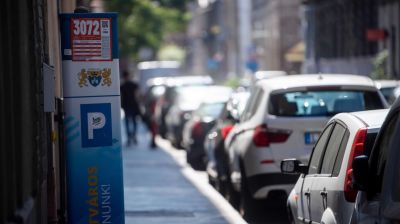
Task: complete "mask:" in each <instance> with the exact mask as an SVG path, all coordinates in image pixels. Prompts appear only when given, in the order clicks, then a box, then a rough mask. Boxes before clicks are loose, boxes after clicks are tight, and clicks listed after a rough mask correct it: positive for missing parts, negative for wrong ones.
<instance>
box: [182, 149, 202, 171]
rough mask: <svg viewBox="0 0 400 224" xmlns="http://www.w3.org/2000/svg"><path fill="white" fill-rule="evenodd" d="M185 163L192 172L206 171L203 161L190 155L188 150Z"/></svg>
mask: <svg viewBox="0 0 400 224" xmlns="http://www.w3.org/2000/svg"><path fill="white" fill-rule="evenodd" d="M186 161H187V163H188V164H189V165H190V166H191V167H192V168H193V169H194V170H200V171H204V170H206V165H205V163H204V159H203V158H202V157H196V156H194V155H193V154H192V153H190V150H188V151H187V152H186Z"/></svg>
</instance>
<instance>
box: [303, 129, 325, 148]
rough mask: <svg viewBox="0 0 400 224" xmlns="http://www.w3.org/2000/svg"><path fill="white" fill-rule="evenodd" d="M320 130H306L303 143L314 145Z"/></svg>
mask: <svg viewBox="0 0 400 224" xmlns="http://www.w3.org/2000/svg"><path fill="white" fill-rule="evenodd" d="M320 134H321V132H306V133H304V143H305V144H306V145H314V144H315V143H316V142H317V141H318V138H319V135H320Z"/></svg>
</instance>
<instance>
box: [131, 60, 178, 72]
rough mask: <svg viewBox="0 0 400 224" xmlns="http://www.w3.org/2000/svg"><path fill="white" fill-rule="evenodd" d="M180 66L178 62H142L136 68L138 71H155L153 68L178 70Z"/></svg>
mask: <svg viewBox="0 0 400 224" xmlns="http://www.w3.org/2000/svg"><path fill="white" fill-rule="evenodd" d="M180 65H181V63H180V62H178V61H142V62H139V63H138V65H137V67H138V69H140V70H145V69H155V68H179V67H180Z"/></svg>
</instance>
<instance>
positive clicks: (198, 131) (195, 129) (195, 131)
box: [192, 121, 203, 136]
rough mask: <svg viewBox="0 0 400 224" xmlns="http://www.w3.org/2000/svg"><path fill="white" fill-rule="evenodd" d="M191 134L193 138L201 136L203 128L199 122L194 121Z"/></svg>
mask: <svg viewBox="0 0 400 224" xmlns="http://www.w3.org/2000/svg"><path fill="white" fill-rule="evenodd" d="M192 134H193V135H195V136H200V135H202V134H203V127H202V126H201V122H200V121H196V123H194V125H193V129H192Z"/></svg>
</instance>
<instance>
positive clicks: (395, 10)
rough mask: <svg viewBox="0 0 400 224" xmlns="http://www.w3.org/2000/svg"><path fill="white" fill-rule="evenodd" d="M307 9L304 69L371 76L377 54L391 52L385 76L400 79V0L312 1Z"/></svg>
mask: <svg viewBox="0 0 400 224" xmlns="http://www.w3.org/2000/svg"><path fill="white" fill-rule="evenodd" d="M303 9H304V17H303V28H304V36H305V41H306V46H307V47H306V49H307V52H306V62H305V64H304V67H303V70H304V72H306V73H314V72H331V73H352V74H360V75H371V74H372V73H373V71H374V69H375V67H374V61H375V60H376V57H377V55H378V54H379V53H381V52H383V51H387V52H388V56H387V58H386V59H385V65H384V66H385V68H386V69H385V73H386V74H385V75H386V77H385V78H396V77H397V78H398V76H399V69H400V67H399V60H398V55H399V53H400V50H399V49H400V47H399V44H398V43H399V30H400V29H399V19H400V17H399V9H400V4H399V2H398V1H390V0H334V1H331V0H308V1H305V4H304V8H303ZM375 66H376V65H375Z"/></svg>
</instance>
